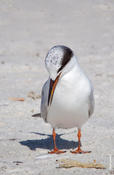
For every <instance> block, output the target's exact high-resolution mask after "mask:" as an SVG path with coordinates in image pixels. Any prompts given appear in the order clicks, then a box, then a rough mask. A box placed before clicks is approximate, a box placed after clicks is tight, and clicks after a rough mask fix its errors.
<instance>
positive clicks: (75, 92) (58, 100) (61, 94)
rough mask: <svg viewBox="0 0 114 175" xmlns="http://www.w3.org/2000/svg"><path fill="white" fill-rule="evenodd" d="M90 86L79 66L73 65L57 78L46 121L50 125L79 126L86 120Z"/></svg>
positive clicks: (62, 126) (61, 126) (59, 126)
mask: <svg viewBox="0 0 114 175" xmlns="http://www.w3.org/2000/svg"><path fill="white" fill-rule="evenodd" d="M90 92H91V86H90V82H89V80H88V78H87V77H86V76H85V75H84V74H83V72H82V71H81V70H80V68H79V67H74V68H73V69H72V70H71V71H70V72H68V73H67V74H65V75H64V76H63V77H61V79H60V80H59V82H58V84H57V86H56V89H55V92H54V96H53V100H52V104H51V106H50V107H49V109H48V115H47V121H48V122H49V123H50V124H51V125H52V127H54V128H55V127H58V128H72V127H78V128H80V127H81V126H82V125H83V124H84V123H85V122H86V121H87V120H88V96H89V94H90Z"/></svg>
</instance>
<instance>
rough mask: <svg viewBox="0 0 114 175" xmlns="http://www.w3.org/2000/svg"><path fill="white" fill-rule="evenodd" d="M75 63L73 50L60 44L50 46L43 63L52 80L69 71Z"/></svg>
mask: <svg viewBox="0 0 114 175" xmlns="http://www.w3.org/2000/svg"><path fill="white" fill-rule="evenodd" d="M75 63H76V57H75V56H74V53H73V51H72V50H71V49H70V48H68V47H66V46H62V45H58V46H54V47H52V48H51V49H50V50H49V52H48V54H47V56H46V58H45V65H46V68H47V70H48V72H49V75H50V78H51V79H52V80H55V79H56V78H57V77H58V76H59V75H60V74H61V75H64V74H66V73H67V72H69V71H70V70H71V69H72V68H73V67H74V65H75Z"/></svg>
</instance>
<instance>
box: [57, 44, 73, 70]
mask: <svg viewBox="0 0 114 175" xmlns="http://www.w3.org/2000/svg"><path fill="white" fill-rule="evenodd" d="M61 47H62V49H63V52H64V55H63V59H62V61H61V67H60V68H59V69H58V71H57V73H59V72H60V71H61V70H62V69H63V68H64V67H65V66H66V64H67V63H68V62H69V61H70V60H71V58H72V56H73V52H72V50H71V49H70V48H68V47H65V46H61Z"/></svg>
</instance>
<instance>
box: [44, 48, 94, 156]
mask: <svg viewBox="0 0 114 175" xmlns="http://www.w3.org/2000/svg"><path fill="white" fill-rule="evenodd" d="M45 65H46V68H47V71H48V72H49V79H48V80H47V81H46V82H45V84H44V86H43V88H42V97H41V117H42V118H43V119H44V121H45V122H48V123H50V124H51V126H52V127H53V141H54V149H53V150H52V151H51V152H49V153H56V154H59V153H63V152H64V151H60V150H59V149H58V148H57V147H56V133H55V128H73V127H77V128H78V135H77V136H78V148H77V149H76V150H75V151H72V153H88V152H89V151H82V150H81V142H80V138H81V127H82V125H83V124H84V123H85V122H86V121H87V120H88V119H89V118H90V116H91V115H92V113H93V110H94V96H93V88H92V84H91V82H90V81H89V79H88V78H87V76H86V75H85V74H84V72H83V71H82V69H81V68H80V66H79V63H78V61H77V57H76V56H75V55H74V53H73V51H72V50H71V49H70V48H68V47H66V46H62V45H58V46H54V47H53V48H51V49H50V50H49V52H48V54H47V56H46V58H45Z"/></svg>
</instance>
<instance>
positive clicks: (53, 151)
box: [48, 128, 66, 154]
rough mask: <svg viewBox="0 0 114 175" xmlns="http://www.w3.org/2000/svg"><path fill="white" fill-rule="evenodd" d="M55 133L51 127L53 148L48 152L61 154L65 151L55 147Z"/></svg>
mask: <svg viewBox="0 0 114 175" xmlns="http://www.w3.org/2000/svg"><path fill="white" fill-rule="evenodd" d="M55 140H56V133H55V129H54V128H53V142H54V149H53V150H52V151H50V152H48V153H49V154H61V153H65V152H66V151H60V150H59V149H58V148H57V147H56V141H55Z"/></svg>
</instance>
